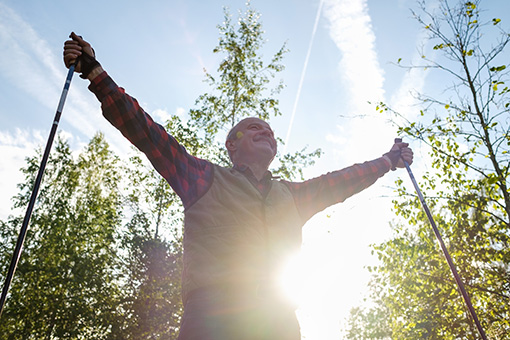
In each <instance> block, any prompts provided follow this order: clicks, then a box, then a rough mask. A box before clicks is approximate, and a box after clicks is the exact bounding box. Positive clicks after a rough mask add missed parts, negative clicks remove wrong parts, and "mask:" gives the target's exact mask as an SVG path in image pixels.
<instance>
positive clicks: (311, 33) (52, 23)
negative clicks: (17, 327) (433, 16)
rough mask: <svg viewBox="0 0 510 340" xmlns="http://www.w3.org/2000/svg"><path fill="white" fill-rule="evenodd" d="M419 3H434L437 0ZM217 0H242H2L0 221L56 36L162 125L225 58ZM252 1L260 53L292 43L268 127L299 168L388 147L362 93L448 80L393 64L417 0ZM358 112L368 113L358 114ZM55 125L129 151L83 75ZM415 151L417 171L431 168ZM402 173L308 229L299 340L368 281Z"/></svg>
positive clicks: (29, 148)
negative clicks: (312, 154)
mask: <svg viewBox="0 0 510 340" xmlns="http://www.w3.org/2000/svg"><path fill="white" fill-rule="evenodd" d="M427 3H428V5H430V6H431V8H432V7H433V6H434V5H435V3H436V2H435V1H428V2H427ZM487 3H488V4H487V5H486V6H490V7H486V10H488V16H489V17H491V15H492V16H493V17H496V16H498V17H500V18H501V19H502V20H503V23H506V21H505V18H508V15H509V13H510V11H509V9H510V4H509V2H508V1H506V0H493V1H490V2H487ZM224 6H228V7H229V8H230V12H231V13H232V14H233V16H234V17H236V16H237V11H238V10H239V9H243V8H244V1H242V0H239V1H233V0H230V1H227V0H222V1H217V0H209V1H199V0H186V1H183V0H181V1H177V0H176V1H151V0H147V1H143V2H142V1H127V0H123V1H117V0H112V1H102V2H99V1H87V2H85V1H82V2H69V1H60V0H58V1H35V0H26V1H15V0H0V51H1V52H0V103H1V105H0V156H1V161H0V188H1V191H0V218H2V219H5V218H6V217H7V216H8V215H9V214H10V213H11V212H10V209H9V207H10V205H11V202H10V197H12V196H13V195H14V194H15V193H16V183H18V182H20V181H21V180H22V176H21V174H20V173H19V171H18V169H19V168H20V167H21V166H22V165H23V164H24V162H23V159H24V157H26V156H28V155H33V154H34V150H35V149H36V148H38V147H43V146H44V144H45V142H46V139H47V136H48V133H49V130H50V127H51V123H52V119H53V116H54V113H55V109H56V106H57V104H58V99H59V96H60V92H61V90H62V86H63V82H64V79H65V75H66V69H65V68H64V66H63V63H62V60H61V55H62V45H63V42H64V41H65V40H66V39H67V37H68V35H69V33H70V32H71V31H75V32H76V33H78V34H80V35H82V36H83V37H84V39H86V40H88V41H89V42H91V44H92V45H93V47H94V49H95V51H96V54H97V58H98V60H99V61H100V62H101V63H102V65H103V66H104V68H105V69H106V70H107V71H108V72H109V73H110V75H111V76H112V77H113V78H114V79H115V80H116V81H117V83H118V84H119V85H121V86H122V87H124V88H126V91H127V92H128V93H129V94H131V95H133V96H134V97H136V98H137V99H138V100H139V102H140V103H141V104H142V106H143V107H144V108H145V109H146V111H148V112H149V113H151V114H152V115H153V116H154V118H155V119H156V120H158V121H163V120H164V119H165V117H167V116H168V115H172V114H181V115H182V114H185V112H186V111H188V110H189V109H190V108H192V107H193V105H194V101H195V99H196V98H197V97H198V96H199V95H200V94H202V93H204V92H206V91H208V87H207V84H205V83H204V82H203V80H204V73H203V68H206V69H207V70H208V71H209V72H214V71H215V70H216V67H217V65H218V62H219V60H220V58H221V56H219V55H215V54H213V53H212V49H213V47H214V46H215V45H216V43H217V39H218V31H217V29H216V25H218V24H219V23H221V22H222V20H223V7H224ZM252 7H253V8H255V9H257V10H258V11H259V12H260V13H261V15H262V17H261V20H262V23H263V26H264V30H265V31H266V34H265V38H266V39H267V40H268V41H267V44H266V46H265V48H264V50H263V54H264V56H266V57H268V58H269V57H270V56H272V55H273V54H274V53H275V52H276V51H277V50H278V49H279V48H280V47H281V45H282V44H283V43H284V42H287V47H288V48H289V49H290V53H288V54H287V55H286V57H285V59H284V61H283V63H284V64H285V65H286V70H285V71H284V72H283V73H281V74H280V77H281V78H283V80H284V82H285V84H286V88H285V89H284V91H283V92H282V94H281V95H280V97H279V99H280V109H281V111H282V113H283V116H282V117H279V118H277V119H275V120H273V127H274V129H275V133H276V134H277V135H278V136H280V137H282V138H285V137H286V136H287V135H288V137H289V138H288V143H287V151H289V152H292V151H296V150H301V149H302V148H303V147H304V146H308V147H309V149H310V150H314V149H316V148H322V150H323V151H324V156H323V157H322V159H321V160H319V161H318V162H317V164H316V165H315V166H314V167H312V168H310V169H307V170H306V172H305V174H306V176H307V177H312V176H316V175H319V174H322V173H324V172H326V171H330V170H335V169H337V168H341V167H344V166H347V165H350V164H352V163H354V162H361V161H364V160H369V159H373V158H376V157H378V156H380V155H381V154H382V153H384V152H386V151H388V150H389V148H390V147H391V145H392V142H393V138H394V137H395V132H396V130H395V128H394V127H393V126H391V124H389V123H388V122H387V118H388V117H386V116H384V115H382V114H378V113H376V112H375V110H374V107H373V106H370V105H368V104H367V101H371V102H377V101H379V100H383V101H385V102H387V103H389V104H391V105H392V106H393V107H396V108H399V109H400V110H401V111H402V112H403V113H405V114H406V115H407V116H408V117H410V118H412V117H415V115H416V111H417V108H416V107H414V108H413V107H411V106H409V105H410V104H412V97H411V96H410V94H409V91H422V90H425V91H426V90H427V89H434V88H437V87H438V85H439V86H442V85H443V84H438V83H437V78H435V77H431V76H430V75H429V74H428V73H427V72H423V71H416V72H407V71H405V70H403V69H401V68H399V67H397V66H395V65H394V64H392V63H394V62H396V61H397V60H398V59H399V58H402V62H404V63H405V62H411V61H412V60H417V59H419V57H420V55H419V53H418V48H419V47H420V46H422V45H423V44H426V41H425V40H424V37H425V36H424V33H423V32H422V31H421V29H420V27H419V25H418V23H417V22H416V21H415V20H414V19H412V16H411V12H410V8H416V3H415V1H414V0H386V1H381V0H323V1H321V0H307V1H305V0H278V1H275V0H252ZM319 8H321V11H320V12H319V17H318V21H317V25H316V30H314V27H315V23H316V18H317V14H318V9H319ZM493 13H494V14H493ZM503 14H504V15H506V17H501V15H503ZM507 26H508V25H507ZM312 38H313V41H312ZM311 42H312V43H311ZM310 46H311V48H310ZM307 56H308V58H307ZM305 61H307V63H306V65H307V68H306V73H304V77H302V75H303V70H304V65H305ZM301 78H302V79H303V82H302V83H301V82H300V80H301ZM298 92H299V94H300V95H299V98H297V94H298ZM295 103H297V105H296V106H295ZM294 107H295V110H294ZM359 115H364V118H363V119H360V118H353V117H355V116H359ZM292 116H294V119H293V124H292V129H291V131H290V133H289V134H288V132H289V125H290V122H291V120H292ZM60 129H61V131H63V133H64V135H65V136H67V137H68V138H69V141H70V143H71V145H72V147H73V149H75V150H79V148H80V147H81V146H83V144H85V143H87V142H88V141H89V140H90V138H91V137H92V135H93V134H94V133H95V132H96V131H98V130H99V131H102V132H104V133H105V134H106V137H107V140H108V141H109V142H110V144H111V145H112V147H113V148H114V150H115V151H116V152H118V153H119V154H125V153H126V152H127V150H129V144H128V142H127V141H125V140H124V139H123V138H122V137H121V136H120V134H119V133H118V132H117V131H115V130H114V129H113V128H112V127H110V126H109V124H108V122H106V121H105V120H104V119H103V118H102V116H101V113H100V109H99V103H97V101H96V99H95V97H94V96H93V95H92V94H91V93H90V92H88V90H87V82H86V81H83V80H82V79H80V78H79V77H77V76H75V77H74V79H73V82H72V84H71V90H70V93H69V96H68V99H67V102H66V105H65V107H64V112H63V117H62V120H61V123H60ZM417 148H418V146H416V148H415V149H416V151H417V158H418V160H417V162H416V164H415V169H416V171H415V172H416V173H415V174H416V175H419V171H420V170H421V169H424V168H425V167H426V164H424V163H423V162H420V158H421V157H422V156H423V154H422V153H421V152H420V151H419V150H418V149H417ZM397 175H398V174H395V173H391V174H389V175H387V176H385V177H384V178H383V179H382V180H381V181H379V182H378V183H376V184H375V186H374V187H373V188H370V189H369V190H367V191H366V192H363V193H362V194H360V195H358V196H356V197H354V198H352V199H350V200H348V201H347V202H346V203H344V204H340V205H337V206H335V207H332V208H330V209H328V210H327V211H326V212H325V213H324V214H320V215H319V216H316V217H315V218H314V219H313V220H312V221H311V222H310V223H309V225H307V227H306V228H305V231H304V234H305V241H304V248H303V254H304V256H307V258H308V260H307V261H308V262H307V263H309V264H310V265H309V266H310V267H315V270H316V272H315V273H314V275H311V276H313V277H315V279H314V280H310V282H308V281H307V282H306V284H307V285H309V286H310V287H311V288H310V287H309V288H310V289H313V291H315V292H316V295H315V297H314V299H308V300H307V301H306V302H305V303H303V305H304V306H303V307H302V309H301V311H300V313H301V314H300V315H301V319H302V325H303V333H304V334H305V335H306V339H321V340H325V339H326V340H327V339H338V338H339V333H338V332H339V327H340V326H339V325H340V322H341V320H342V318H343V317H345V316H346V313H347V312H348V310H349V308H350V307H352V306H353V305H356V304H357V303H358V302H359V301H360V299H361V298H362V294H363V292H364V291H365V289H364V285H365V284H366V280H367V279H368V275H367V273H366V271H365V270H364V269H363V266H365V265H368V264H370V263H373V262H374V259H373V258H371V256H370V249H369V247H368V245H369V244H371V243H377V242H380V241H381V240H383V239H384V238H387V237H389V235H390V228H389V222H390V220H391V218H392V215H391V211H390V210H391V197H388V196H392V195H393V192H392V189H391V188H390V186H391V185H392V182H393V181H394V180H395V179H396V178H397ZM400 175H401V176H405V174H404V173H400ZM332 273H333V274H332ZM328 275H329V276H328ZM332 292H335V293H332Z"/></svg>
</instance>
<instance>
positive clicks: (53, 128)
mask: <svg viewBox="0 0 510 340" xmlns="http://www.w3.org/2000/svg"><path fill="white" fill-rule="evenodd" d="M73 73H74V65H71V66H70V67H69V72H68V73H67V78H66V82H65V84H64V89H63V90H62V94H61V95H60V101H59V104H58V107H57V112H56V113H55V118H54V119H53V125H52V126H51V131H50V135H49V137H48V141H47V143H46V148H45V150H44V154H43V158H42V160H41V166H40V167H39V172H38V173H37V177H36V180H35V183H34V187H33V189H32V195H31V196H30V202H29V203H28V207H27V211H26V213H25V218H24V219H23V224H22V226H21V230H20V232H19V235H18V241H17V242H16V247H15V248H14V253H13V255H12V259H11V264H10V266H9V271H8V272H7V276H6V278H5V283H4V286H3V289H2V296H1V297H0V317H1V316H2V311H3V309H4V306H5V301H6V300H7V293H8V292H9V287H10V285H11V281H12V278H13V276H14V273H15V271H16V267H17V266H18V262H19V259H20V256H21V250H22V248H23V242H24V241H25V237H26V234H27V230H28V225H29V223H30V217H31V216H32V211H33V209H34V206H35V202H36V199H37V194H38V192H39V187H40V185H41V182H42V178H43V174H44V169H45V168H46V163H47V162H48V157H49V155H50V150H51V146H52V144H53V140H54V138H55V134H56V132H57V128H58V123H59V122H60V116H61V115H62V109H63V108H64V103H65V100H66V97H67V93H68V91H69V86H70V85H71V79H72V78H73Z"/></svg>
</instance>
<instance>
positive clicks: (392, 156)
mask: <svg viewBox="0 0 510 340" xmlns="http://www.w3.org/2000/svg"><path fill="white" fill-rule="evenodd" d="M383 156H386V157H388V158H389V160H390V161H391V166H390V167H391V170H393V171H395V170H397V168H396V166H397V164H398V161H399V160H400V149H399V150H393V151H390V152H387V153H385V154H384V155H383Z"/></svg>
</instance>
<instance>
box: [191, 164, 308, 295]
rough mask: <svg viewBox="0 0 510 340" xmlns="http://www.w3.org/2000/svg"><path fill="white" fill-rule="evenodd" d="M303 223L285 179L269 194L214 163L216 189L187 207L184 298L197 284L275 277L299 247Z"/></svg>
mask: <svg viewBox="0 0 510 340" xmlns="http://www.w3.org/2000/svg"><path fill="white" fill-rule="evenodd" d="M303 224H304V221H303V220H302V218H301V217H300V215H299V213H298V211H297V208H296V205H295V203H294V198H293V196H292V194H291V192H290V191H289V189H288V187H287V186H286V185H285V184H284V183H283V182H280V181H276V180H273V181H272V186H271V189H270V191H269V193H268V194H267V197H265V198H264V197H262V195H261V193H260V192H259V191H258V190H257V188H255V187H254V186H253V185H252V184H251V183H250V181H249V180H248V179H247V178H246V177H245V176H244V175H243V174H242V173H240V172H239V171H237V170H234V169H229V168H223V167H220V166H214V179H213V182H212V184H211V187H210V188H209V190H208V191H207V192H206V194H205V195H203V196H202V197H201V198H200V199H199V200H198V201H197V202H196V203H194V204H193V205H192V206H191V207H189V208H188V209H186V211H185V218H184V241H183V244H184V268H183V278H182V291H183V299H184V301H186V299H187V297H188V294H189V293H190V292H191V291H193V290H195V289H197V288H203V287H210V286H217V285H225V286H228V287H243V286H245V285H252V284H256V283H257V282H268V281H269V282H271V281H273V280H274V279H275V278H276V276H278V275H279V273H280V272H281V269H282V267H283V266H284V264H285V263H286V260H287V259H288V257H289V255H292V254H293V253H294V252H296V251H298V250H299V248H300V246H301V228H302V226H303Z"/></svg>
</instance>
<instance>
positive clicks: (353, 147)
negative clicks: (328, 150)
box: [324, 0, 393, 162]
mask: <svg viewBox="0 0 510 340" xmlns="http://www.w3.org/2000/svg"><path fill="white" fill-rule="evenodd" d="M324 15H325V17H326V18H327V19H328V21H329V34H330V36H331V39H332V40H333V42H334V43H335V44H336V46H337V47H338V49H339V50H340V53H341V58H340V61H339V72H340V76H341V77H342V79H343V81H344V82H345V86H344V88H346V89H347V91H348V92H349V93H348V96H346V98H349V102H348V103H346V108H345V110H347V112H348V114H347V116H349V117H356V118H350V119H348V120H347V121H345V123H344V124H342V126H343V127H345V125H348V128H345V131H347V132H348V133H347V134H346V133H345V132H344V131H343V130H341V129H340V126H338V128H339V129H338V130H337V133H338V134H342V138H338V137H337V136H332V135H330V136H328V140H330V141H331V140H335V141H342V142H343V143H342V144H339V145H338V146H337V149H338V148H341V149H342V156H343V158H344V160H343V162H355V161H362V160H363V158H365V159H366V158H367V157H368V158H375V157H376V156H377V155H378V154H379V153H380V152H381V151H382V150H385V149H384V148H388V149H389V147H391V144H392V138H393V137H392V131H391V128H390V126H389V124H387V122H386V119H387V117H386V116H385V115H383V114H380V113H377V112H375V110H374V107H373V106H372V105H370V104H369V103H368V102H369V101H370V102H372V103H375V102H378V101H384V88H383V85H384V72H383V70H382V68H381V67H380V65H379V61H378V60H377V53H376V45H375V41H376V37H375V34H374V32H373V28H372V24H371V18H370V16H369V14H368V7H367V1H366V0H326V1H325V7H324ZM360 117H363V118H360ZM385 141H387V142H385Z"/></svg>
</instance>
